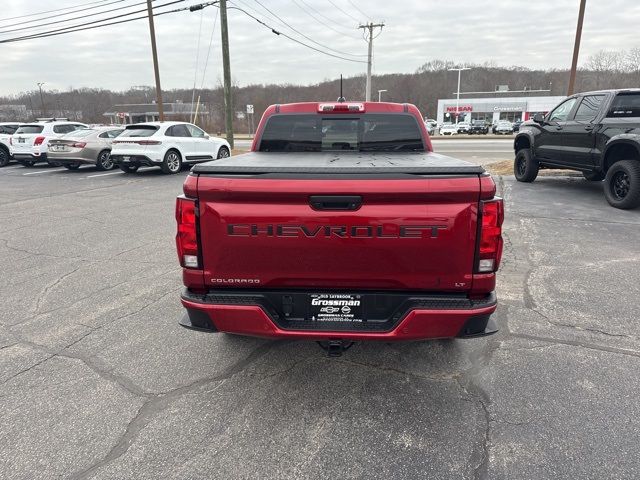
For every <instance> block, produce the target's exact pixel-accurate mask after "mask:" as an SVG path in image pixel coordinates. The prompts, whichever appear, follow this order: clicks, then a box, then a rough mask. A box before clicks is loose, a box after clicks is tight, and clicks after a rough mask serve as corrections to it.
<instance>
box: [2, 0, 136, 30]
mask: <svg viewBox="0 0 640 480" xmlns="http://www.w3.org/2000/svg"><path fill="white" fill-rule="evenodd" d="M108 1H109V0H99V1H96V2H90V3H85V4H80V5H74V6H73V7H66V8H58V9H56V10H46V11H44V12H38V13H30V14H28V15H20V16H18V17H9V18H3V19H2V20H0V22H6V21H8V20H19V19H21V18H28V17H35V16H38V15H45V14H47V13H55V12H61V11H63V10H69V9H71V8H76V7H82V6H84V7H86V8H82V9H79V10H74V11H73V12H67V13H60V14H59V15H57V16H59V17H64V16H65V15H72V14H74V13H78V12H85V11H87V10H92V9H94V8H100V7H104V6H105V5H95V6H93V7H87V5H93V4H95V3H104V2H108ZM118 1H119V2H122V1H124V0H118ZM48 17H49V16H48V15H46V16H45V17H43V18H36V19H35V20H28V21H25V22H19V23H16V24H14V25H12V26H16V25H24V24H25V23H33V22H37V21H39V20H43V19H44V18H48ZM5 26H7V25H5Z"/></svg>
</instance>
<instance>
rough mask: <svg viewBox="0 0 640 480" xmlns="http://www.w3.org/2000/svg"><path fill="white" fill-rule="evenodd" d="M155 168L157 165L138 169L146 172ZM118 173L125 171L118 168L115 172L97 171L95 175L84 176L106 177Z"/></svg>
mask: <svg viewBox="0 0 640 480" xmlns="http://www.w3.org/2000/svg"><path fill="white" fill-rule="evenodd" d="M153 168H156V167H142V168H140V169H139V170H138V171H139V172H144V171H146V170H151V169H153ZM118 174H120V175H124V172H122V171H120V170H117V171H115V172H107V173H96V174H95V175H87V176H86V177H84V178H95V177H106V176H107V175H118Z"/></svg>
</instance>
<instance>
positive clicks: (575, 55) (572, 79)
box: [567, 0, 587, 96]
mask: <svg viewBox="0 0 640 480" xmlns="http://www.w3.org/2000/svg"><path fill="white" fill-rule="evenodd" d="M586 4H587V0H580V11H579V12H578V25H577V26H576V41H575V43H574V44H573V62H571V73H570V74H569V89H568V90H567V96H569V95H573V89H574V87H575V84H576V71H577V70H578V54H579V53H580V39H581V38H582V22H583V21H584V9H585V7H586Z"/></svg>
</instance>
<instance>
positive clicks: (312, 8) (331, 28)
mask: <svg viewBox="0 0 640 480" xmlns="http://www.w3.org/2000/svg"><path fill="white" fill-rule="evenodd" d="M291 1H292V2H293V3H295V4H296V5H297V6H298V8H300V10H302V11H304V12H305V13H306V14H307V15H309V16H310V17H311V18H313V19H314V20H315V21H316V22H318V23H319V24H321V25H323V26H325V27H327V28H328V29H329V30H333V31H334V32H336V33H337V34H339V35H344V36H345V37H349V38H355V39H356V40H357V39H358V38H357V37H354V36H352V35H347V34H346V33H343V32H341V31H339V30H338V29H336V28H334V27H333V25H331V24H329V23H327V22H325V21H323V20H321V19H319V18H318V17H316V16H315V15H314V14H312V13H311V12H310V11H309V10H313V11H314V12H316V13H317V14H318V15H320V16H321V17H324V18H326V19H327V20H329V21H330V22H332V21H333V20H332V19H330V18H329V17H327V16H326V15H324V14H323V13H321V12H320V11H318V10H317V9H315V8H314V7H312V6H311V5H309V4H308V3H307V2H305V1H304V0H300V3H302V4H303V5H305V6H306V7H307V8H309V10H307V9H305V8H304V7H302V5H300V4H299V3H298V0H291Z"/></svg>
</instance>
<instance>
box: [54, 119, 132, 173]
mask: <svg viewBox="0 0 640 480" xmlns="http://www.w3.org/2000/svg"><path fill="white" fill-rule="evenodd" d="M123 131H124V128H118V127H96V128H90V129H89V128H84V129H81V130H74V131H73V132H71V133H67V134H66V135H64V136H62V137H60V138H55V139H51V140H49V152H48V153H47V155H48V157H49V160H50V161H51V162H55V163H60V164H62V165H63V166H64V167H65V168H68V169H69V170H77V169H78V168H80V166H81V165H95V166H96V168H97V169H98V170H111V169H112V168H113V167H114V166H115V165H114V164H113V161H112V160H111V142H112V141H113V139H114V138H116V137H117V136H118V135H120V134H121V133H122V132H123Z"/></svg>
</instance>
